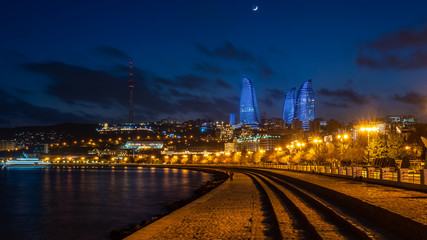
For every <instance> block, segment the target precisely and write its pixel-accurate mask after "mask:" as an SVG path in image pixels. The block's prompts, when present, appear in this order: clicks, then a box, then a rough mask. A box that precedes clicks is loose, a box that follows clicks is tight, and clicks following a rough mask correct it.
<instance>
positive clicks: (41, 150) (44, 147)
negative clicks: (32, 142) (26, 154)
mask: <svg viewBox="0 0 427 240" xmlns="http://www.w3.org/2000/svg"><path fill="white" fill-rule="evenodd" d="M33 153H34V154H47V153H49V144H39V145H36V146H34V149H33Z"/></svg>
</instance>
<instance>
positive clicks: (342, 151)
mask: <svg viewBox="0 0 427 240" xmlns="http://www.w3.org/2000/svg"><path fill="white" fill-rule="evenodd" d="M337 138H338V140H340V141H341V160H342V159H343V155H344V141H345V140H347V139H348V134H343V135H338V136H337ZM350 161H351V160H350Z"/></svg>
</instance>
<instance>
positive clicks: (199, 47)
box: [194, 43, 212, 55]
mask: <svg viewBox="0 0 427 240" xmlns="http://www.w3.org/2000/svg"><path fill="white" fill-rule="evenodd" d="M194 45H195V46H196V48H197V50H199V51H200V52H201V53H203V54H205V55H212V52H211V51H210V50H209V49H208V48H207V47H205V46H203V45H202V44H200V43H194Z"/></svg>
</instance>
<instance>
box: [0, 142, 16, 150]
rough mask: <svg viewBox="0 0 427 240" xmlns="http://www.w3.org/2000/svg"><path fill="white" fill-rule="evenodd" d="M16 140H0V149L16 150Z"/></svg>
mask: <svg viewBox="0 0 427 240" xmlns="http://www.w3.org/2000/svg"><path fill="white" fill-rule="evenodd" d="M15 148H16V142H15V141H12V140H1V141H0V151H11V150H15Z"/></svg>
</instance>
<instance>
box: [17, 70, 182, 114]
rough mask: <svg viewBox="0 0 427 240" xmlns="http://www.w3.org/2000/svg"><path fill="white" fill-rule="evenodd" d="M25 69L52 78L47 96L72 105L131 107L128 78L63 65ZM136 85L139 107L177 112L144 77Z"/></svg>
mask: <svg viewBox="0 0 427 240" xmlns="http://www.w3.org/2000/svg"><path fill="white" fill-rule="evenodd" d="M23 68H24V69H26V70H28V71H30V72H36V73H40V74H42V75H44V76H46V77H48V78H50V79H51V80H52V81H51V82H50V83H49V84H48V85H47V88H46V93H48V94H50V95H52V96H55V97H58V98H59V99H61V100H63V101H64V102H66V103H68V104H74V105H81V104H84V103H85V102H86V103H93V104H98V105H99V106H102V107H110V106H111V105H112V104H119V105H127V104H128V101H129V100H128V99H129V93H128V81H129V79H128V76H127V75H125V76H115V75H113V74H111V73H109V72H106V71H98V70H92V69H89V68H84V67H80V66H74V65H69V64H65V63H61V62H44V63H26V64H23ZM135 70H136V71H137V72H142V71H138V70H137V69H135ZM134 84H135V88H134V103H135V104H141V105H142V106H144V108H145V109H146V110H152V111H155V112H169V111H171V112H174V111H176V108H175V107H174V106H173V104H169V103H168V102H167V101H166V100H165V98H166V97H167V96H164V95H163V93H162V92H160V90H159V89H157V88H154V86H152V84H151V82H150V81H149V80H147V79H146V78H145V77H144V76H143V75H139V76H138V78H135V79H134ZM82 102H83V103H82Z"/></svg>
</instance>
